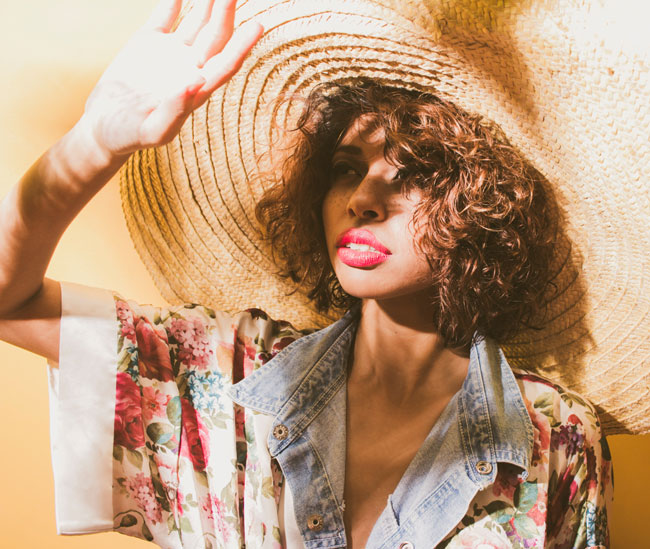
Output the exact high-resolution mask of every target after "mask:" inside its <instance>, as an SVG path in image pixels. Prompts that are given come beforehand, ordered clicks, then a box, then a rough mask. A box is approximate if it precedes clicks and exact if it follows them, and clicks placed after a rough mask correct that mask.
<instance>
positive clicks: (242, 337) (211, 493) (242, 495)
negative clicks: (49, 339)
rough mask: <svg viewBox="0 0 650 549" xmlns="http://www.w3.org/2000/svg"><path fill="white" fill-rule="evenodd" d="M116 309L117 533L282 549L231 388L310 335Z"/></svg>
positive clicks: (266, 471) (128, 305)
mask: <svg viewBox="0 0 650 549" xmlns="http://www.w3.org/2000/svg"><path fill="white" fill-rule="evenodd" d="M115 307H116V314H117V319H118V334H117V337H118V345H117V353H118V355H117V370H118V372H117V382H116V391H117V395H116V404H115V431H114V448H113V457H114V467H113V472H114V492H113V513H114V528H115V529H116V530H118V531H120V532H123V533H126V534H130V535H134V536H137V537H140V538H144V539H146V540H150V541H154V542H155V543H157V544H159V545H161V546H163V547H224V548H229V547H233V548H235V547H236V548H239V547H241V546H242V545H243V544H244V541H246V542H250V546H252V547H278V541H279V530H278V525H277V523H276V522H277V521H275V520H273V513H271V514H269V513H268V509H275V508H276V505H275V504H276V501H275V498H276V491H277V487H274V477H273V471H272V470H271V468H270V467H263V466H261V465H260V463H259V460H257V459H256V450H255V440H254V439H255V429H254V428H253V423H254V418H253V417H252V416H253V415H254V414H253V413H251V417H246V415H247V413H248V412H245V411H244V410H243V409H241V408H239V407H237V406H236V405H234V404H233V402H232V401H231V400H230V398H229V396H228V392H227V390H228V387H229V386H230V385H231V384H232V383H233V382H236V381H238V380H239V379H241V378H242V377H244V376H246V375H248V374H249V373H250V372H252V371H253V370H254V369H256V368H258V367H260V366H261V365H262V364H264V363H265V362H266V361H268V360H269V359H270V358H271V357H272V356H274V355H275V354H276V353H277V352H279V350H281V349H282V348H283V347H285V346H286V345H288V344H289V343H290V342H292V341H293V340H294V339H296V338H297V337H299V336H300V335H301V334H300V333H299V332H296V331H295V330H293V329H292V328H291V327H290V326H289V325H288V324H286V323H281V322H274V321H271V320H269V319H268V318H267V317H266V315H265V314H264V313H263V312H261V311H258V310H249V311H247V312H244V313H241V314H239V315H237V316H234V317H230V316H228V315H226V314H224V313H218V312H215V311H213V310H210V309H207V308H205V307H200V306H196V305H187V306H184V307H177V308H173V309H158V308H153V307H142V306H138V305H136V304H134V303H132V302H128V301H125V300H123V299H122V298H120V297H119V296H116V297H115ZM262 442H264V443H265V441H262ZM269 503H271V504H272V505H269ZM255 508H258V510H260V511H262V509H265V510H266V511H265V512H263V513H262V512H260V513H256V512H255ZM262 514H263V515H264V516H265V520H260V516H261V515H262ZM269 517H270V518H269Z"/></svg>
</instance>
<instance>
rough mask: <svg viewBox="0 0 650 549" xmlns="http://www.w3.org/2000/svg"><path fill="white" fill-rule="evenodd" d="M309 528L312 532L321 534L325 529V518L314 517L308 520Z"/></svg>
mask: <svg viewBox="0 0 650 549" xmlns="http://www.w3.org/2000/svg"><path fill="white" fill-rule="evenodd" d="M307 528H309V529H310V530H311V531H312V532H320V531H321V530H322V529H323V517H321V516H320V515H312V516H310V517H309V518H308V519H307Z"/></svg>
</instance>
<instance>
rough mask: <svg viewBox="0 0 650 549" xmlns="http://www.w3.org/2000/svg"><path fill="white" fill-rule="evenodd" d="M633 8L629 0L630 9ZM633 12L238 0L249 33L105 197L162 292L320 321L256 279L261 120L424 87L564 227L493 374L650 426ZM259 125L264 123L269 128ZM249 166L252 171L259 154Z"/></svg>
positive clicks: (646, 68)
mask: <svg viewBox="0 0 650 549" xmlns="http://www.w3.org/2000/svg"><path fill="white" fill-rule="evenodd" d="M637 4H638V5H641V3H637ZM638 9H640V8H639V7H638V6H637V5H631V4H628V3H620V2H616V1H615V0H612V1H611V2H609V3H608V2H605V3H603V2H596V1H593V2H590V1H588V0H586V1H580V0H570V1H569V0H563V1H560V0H557V1H548V2H533V1H528V0H525V1H514V0H512V1H508V0H506V1H505V2H503V1H499V2H497V1H493V2H490V1H487V0H472V1H470V0H458V1H453V0H446V1H444V0H438V1H436V0H428V1H427V0H422V1H415V0H319V1H318V2H311V1H305V0H245V1H244V0H242V1H241V2H240V5H239V8H238V12H237V18H238V21H239V22H245V21H247V20H250V19H258V20H259V21H260V22H261V23H262V24H263V25H264V27H265V29H266V34H265V35H264V37H263V38H262V40H261V41H260V43H259V44H258V45H257V46H256V47H255V48H254V50H253V51H252V53H251V54H250V56H249V57H248V58H247V60H246V62H245V63H244V66H243V68H242V70H241V71H240V72H239V73H238V74H237V75H236V76H235V77H234V78H233V79H232V80H231V81H230V82H229V83H228V84H227V85H225V86H224V87H223V88H221V89H220V90H218V91H217V92H216V93H215V94H214V95H213V96H212V98H211V99H210V101H209V102H208V103H207V104H206V105H205V106H204V107H202V108H201V109H199V110H198V111H197V112H196V113H194V115H193V116H192V117H191V118H190V119H189V120H188V121H187V123H186V124H185V125H184V127H183V129H182V131H181V133H180V135H179V136H178V137H177V138H176V139H175V140H174V141H173V142H171V143H170V144H169V145H167V146H166V147H162V148H158V149H155V150H146V151H142V152H139V153H137V154H135V155H134V156H133V157H132V158H131V159H130V161H129V162H128V164H127V165H126V166H125V168H124V169H123V171H122V197H123V203H124V211H125V215H126V220H127V224H128V226H129V229H130V231H131V235H132V238H133V240H134V243H135V246H136V248H137V249H138V251H139V253H140V255H141V257H142V259H143V261H144V263H145V264H146V265H147V267H148V269H149V271H150V272H151V274H152V276H153V279H154V281H155V283H156V284H157V286H158V287H159V289H160V290H161V292H162V294H163V296H164V297H165V298H166V299H168V300H169V301H170V302H172V303H177V302H188V301H191V302H200V303H203V304H206V305H209V306H211V307H214V308H218V309H222V310H227V311H235V310H240V309H241V308H243V307H251V306H255V307H260V308H263V309H264V310H266V311H268V312H269V313H270V314H271V316H274V317H276V318H284V319H287V320H290V321H292V322H293V323H294V324H295V325H297V326H299V327H316V326H323V325H325V324H327V323H329V322H331V321H332V320H333V317H328V316H324V315H319V314H317V313H316V312H315V311H314V310H313V308H312V307H311V305H310V303H309V302H308V301H307V300H306V298H305V296H304V295H303V294H301V293H300V292H297V293H293V294H291V295H288V294H289V293H290V292H291V291H292V290H293V289H294V288H293V287H292V286H291V285H290V284H288V283H286V282H285V281H282V280H280V279H278V278H276V277H274V276H273V272H274V270H275V267H274V265H273V263H272V261H271V256H270V252H269V250H268V248H267V247H266V246H265V245H264V244H263V243H262V242H261V241H260V239H259V237H258V233H257V231H256V227H257V224H256V221H255V216H254V206H255V203H256V201H257V200H258V199H259V197H260V196H261V195H262V193H263V191H264V189H263V188H262V184H263V183H262V182H260V181H259V180H256V179H254V178H252V179H251V178H250V177H249V176H250V175H251V174H254V173H255V172H256V170H257V169H258V161H261V162H265V161H267V160H268V158H269V154H268V153H269V151H273V150H275V149H276V148H277V146H278V142H277V138H278V136H277V135H276V132H275V130H274V129H273V128H274V127H276V126H280V127H282V126H283V125H284V124H285V122H287V121H290V120H292V119H293V118H294V117H295V116H296V112H297V107H296V105H295V104H293V103H291V102H288V103H284V104H281V105H280V106H279V107H278V105H277V98H278V97H279V96H288V95H292V94H294V93H296V94H299V95H302V96H303V97H304V96H305V95H306V94H307V93H308V91H309V90H310V89H311V88H312V87H313V86H314V85H315V84H317V83H319V82H322V81H338V80H349V79H350V78H352V77H357V76H367V77H373V78H376V79H379V80H382V81H384V82H385V83H388V84H391V83H393V84H396V85H402V86H407V87H413V88H426V89H430V90H432V91H434V92H435V93H437V94H438V95H441V96H442V97H445V98H447V99H450V100H452V101H453V102H455V103H456V104H458V105H459V106H461V107H463V108H465V109H466V110H468V111H470V112H477V113H480V114H482V115H484V116H486V117H487V118H489V119H491V120H493V121H494V122H496V123H497V124H499V125H500V126H501V127H502V128H503V130H504V131H505V132H506V134H507V135H508V136H509V138H510V140H511V141H512V142H513V143H514V144H515V145H516V146H517V147H518V148H519V149H520V150H521V151H522V152H523V153H524V154H525V155H526V156H527V157H528V159H529V160H530V161H531V162H532V163H533V164H534V165H535V166H536V167H537V169H538V170H540V171H541V172H542V173H543V174H544V175H545V177H546V178H547V179H548V181H549V182H550V184H551V185H552V187H553V189H554V191H555V194H556V196H557V199H558V202H559V205H560V209H561V210H562V211H563V213H564V215H565V216H566V227H565V231H566V236H567V239H568V241H570V242H571V243H572V247H571V249H570V250H571V251H570V252H569V245H568V241H562V242H560V243H559V245H558V249H559V252H560V253H559V254H558V258H559V261H560V263H561V265H560V267H561V272H560V275H559V277H558V284H559V288H560V292H559V293H558V296H557V297H556V299H555V300H554V301H553V303H552V306H551V311H552V317H553V322H552V323H551V324H550V325H549V326H548V327H547V328H545V329H544V330H542V331H537V332H526V333H523V334H521V335H520V336H518V337H517V338H516V339H515V340H513V341H512V342H510V344H509V345H507V346H505V351H506V354H507V355H508V358H509V360H510V363H511V364H512V365H513V366H515V367H520V368H525V369H529V370H534V371H536V372H539V373H540V374H542V375H544V376H546V377H548V378H550V379H552V380H554V381H557V382H559V383H560V384H562V385H564V386H567V387H569V388H571V389H573V390H576V391H578V392H580V393H581V394H583V395H584V396H586V397H587V398H589V399H590V400H591V401H592V402H594V403H595V404H596V405H597V407H598V409H599V412H600V415H601V419H602V421H603V424H604V427H605V430H606V432H607V433H609V434H612V433H622V432H630V433H641V432H648V431H650V413H649V412H650V395H649V393H650V337H649V336H650V291H649V290H650V276H649V275H650V262H649V260H648V250H650V192H649V190H650V189H649V185H648V174H649V173H650V140H649V130H648V128H649V127H650V62H649V59H648V52H649V51H650V37H649V36H650V35H649V33H647V31H646V29H645V28H643V27H642V25H641V24H640V23H639V21H643V20H645V18H644V17H640V14H639V13H638ZM274 122H275V123H274ZM260 159H261V160H260Z"/></svg>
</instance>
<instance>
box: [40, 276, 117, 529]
mask: <svg viewBox="0 0 650 549" xmlns="http://www.w3.org/2000/svg"><path fill="white" fill-rule="evenodd" d="M61 300H62V314H61V336H60V352H59V365H58V367H57V365H56V364H51V365H50V366H49V368H48V372H49V387H50V438H51V448H52V468H53V470H54V494H55V501H56V525H57V532H58V533H59V534H88V533H92V532H103V531H107V530H112V529H113V494H112V483H113V457H112V455H113V428H114V416H115V380H116V369H117V366H116V356H117V329H118V324H117V319H116V315H115V302H114V299H113V294H112V293H111V292H109V291H106V290H98V289H95V288H88V287H86V286H79V285H76V284H68V283H65V284H61Z"/></svg>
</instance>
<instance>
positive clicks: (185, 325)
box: [114, 294, 306, 374]
mask: <svg viewBox="0 0 650 549" xmlns="http://www.w3.org/2000/svg"><path fill="white" fill-rule="evenodd" d="M114 301H115V314H116V319H117V323H118V327H117V331H118V334H117V335H118V339H119V341H118V352H120V351H123V350H124V349H131V350H133V349H135V348H137V350H138V354H139V359H140V360H139V361H140V363H142V361H143V360H142V359H143V358H145V357H147V356H149V355H152V354H153V355H158V356H160V355H167V354H170V353H171V357H172V359H177V360H179V361H181V362H183V363H184V364H185V366H186V367H188V368H198V369H199V370H203V369H206V368H207V367H208V365H209V363H210V362H213V361H216V362H217V364H218V365H219V366H221V369H223V370H226V371H230V369H231V367H232V363H233V360H235V359H238V360H239V361H240V362H242V363H243V364H244V370H245V374H248V373H249V372H250V371H252V370H253V369H254V368H257V367H259V366H261V365H262V364H264V363H266V362H267V361H268V360H269V359H270V358H272V357H273V356H274V355H275V354H277V353H278V352H279V351H281V350H282V349H283V348H284V347H286V346H287V345H289V344H290V343H292V342H293V341H295V340H296V339H298V338H300V337H302V336H303V335H305V333H306V332H305V331H301V330H297V329H296V328H294V327H293V326H292V325H291V324H289V323H288V322H285V321H282V320H274V319H272V318H270V317H269V316H268V315H267V314H266V313H265V312H264V311H262V310H260V309H247V310H244V311H241V312H238V313H235V314H231V313H227V312H223V311H217V310H214V309H212V308H210V307H205V306H202V305H198V304H192V303H190V304H184V305H175V306H169V307H155V306H152V305H140V304H138V303H136V302H134V301H130V300H126V299H124V298H122V297H121V296H119V295H117V294H115V295H114Z"/></svg>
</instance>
